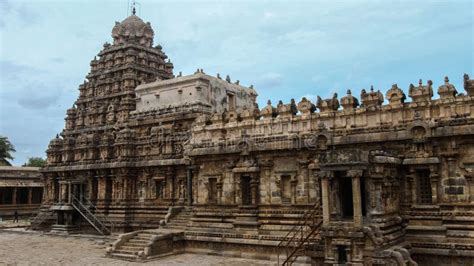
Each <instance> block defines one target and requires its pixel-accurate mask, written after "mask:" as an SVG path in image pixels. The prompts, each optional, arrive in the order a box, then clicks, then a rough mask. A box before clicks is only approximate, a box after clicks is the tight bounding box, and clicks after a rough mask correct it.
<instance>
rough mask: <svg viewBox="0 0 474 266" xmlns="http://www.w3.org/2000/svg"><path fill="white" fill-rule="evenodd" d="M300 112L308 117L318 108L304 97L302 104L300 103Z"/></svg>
mask: <svg viewBox="0 0 474 266" xmlns="http://www.w3.org/2000/svg"><path fill="white" fill-rule="evenodd" d="M298 110H299V111H300V112H301V114H303V115H308V114H311V113H313V112H314V111H316V106H315V105H314V104H312V103H311V101H309V100H308V99H306V97H303V98H302V99H301V102H299V103H298Z"/></svg>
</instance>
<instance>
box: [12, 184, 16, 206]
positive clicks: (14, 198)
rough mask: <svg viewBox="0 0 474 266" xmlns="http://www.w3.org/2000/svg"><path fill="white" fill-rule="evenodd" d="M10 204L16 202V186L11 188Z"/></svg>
mask: <svg viewBox="0 0 474 266" xmlns="http://www.w3.org/2000/svg"><path fill="white" fill-rule="evenodd" d="M12 204H16V187H15V188H13V194H12Z"/></svg>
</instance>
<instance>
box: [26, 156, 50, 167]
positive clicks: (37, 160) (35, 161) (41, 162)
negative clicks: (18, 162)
mask: <svg viewBox="0 0 474 266" xmlns="http://www.w3.org/2000/svg"><path fill="white" fill-rule="evenodd" d="M45 165H46V160H45V159H43V158H41V157H30V158H28V162H26V163H25V164H24V165H23V166H32V167H44V166H45Z"/></svg>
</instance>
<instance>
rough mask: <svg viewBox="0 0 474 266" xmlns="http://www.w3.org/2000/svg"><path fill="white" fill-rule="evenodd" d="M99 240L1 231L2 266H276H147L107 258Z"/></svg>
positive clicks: (189, 258)
mask: <svg viewBox="0 0 474 266" xmlns="http://www.w3.org/2000/svg"><path fill="white" fill-rule="evenodd" d="M105 247H106V243H104V241H102V240H98V239H88V238H75V237H60V236H51V235H41V234H18V233H10V232H5V231H0V265H193V266H197V265H273V264H274V263H271V262H268V261H256V260H247V259H240V258H228V257H220V256H208V255H200V254H180V255H176V256H168V257H164V258H161V259H159V260H155V261H150V262H147V263H133V262H126V261H121V260H115V259H110V258H106V257H105Z"/></svg>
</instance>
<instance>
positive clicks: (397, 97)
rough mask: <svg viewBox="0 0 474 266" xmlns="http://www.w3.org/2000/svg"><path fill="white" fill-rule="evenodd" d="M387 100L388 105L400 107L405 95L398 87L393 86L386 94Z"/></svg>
mask: <svg viewBox="0 0 474 266" xmlns="http://www.w3.org/2000/svg"><path fill="white" fill-rule="evenodd" d="M386 97H387V100H388V102H389V104H390V105H392V106H394V105H400V104H403V103H404V102H405V100H406V96H405V93H404V92H403V91H402V89H400V88H399V87H398V85H397V84H393V85H392V87H391V88H390V90H388V91H387V94H386Z"/></svg>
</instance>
